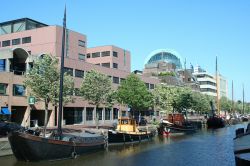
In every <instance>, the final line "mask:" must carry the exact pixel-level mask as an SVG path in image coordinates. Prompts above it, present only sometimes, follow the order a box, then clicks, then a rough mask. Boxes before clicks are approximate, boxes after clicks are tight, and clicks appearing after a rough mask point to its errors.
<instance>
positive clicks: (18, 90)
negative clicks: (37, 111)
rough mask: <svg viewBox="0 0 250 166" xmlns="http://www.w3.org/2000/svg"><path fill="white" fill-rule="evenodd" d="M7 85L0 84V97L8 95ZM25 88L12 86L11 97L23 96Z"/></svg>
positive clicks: (16, 85)
mask: <svg viewBox="0 0 250 166" xmlns="http://www.w3.org/2000/svg"><path fill="white" fill-rule="evenodd" d="M7 89H8V84H4V83H0V95H8V93H7ZM25 92H26V88H25V87H24V86H23V85H18V84H13V89H12V94H13V96H24V95H25Z"/></svg>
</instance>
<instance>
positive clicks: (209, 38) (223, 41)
mask: <svg viewBox="0 0 250 166" xmlns="http://www.w3.org/2000/svg"><path fill="white" fill-rule="evenodd" d="M65 3H66V4H67V18H68V19H67V26H68V28H69V29H72V30H74V31H77V32H80V33H83V34H85V35H87V40H88V47H93V46H100V45H111V44H112V45H116V46H119V47H121V48H125V49H127V50H130V51H131V54H132V58H131V60H132V70H135V69H139V70H142V69H143V64H144V60H145V58H146V57H147V56H148V54H149V53H150V52H151V51H153V50H155V49H159V48H169V49H174V50H176V51H177V52H179V54H180V55H181V56H182V58H183V59H185V58H186V60H187V67H189V64H190V63H192V64H193V65H196V64H199V65H200V66H201V67H203V68H204V69H206V70H207V71H208V72H209V73H211V74H214V73H215V57H216V55H217V56H218V64H219V66H218V68H219V72H220V73H221V74H222V75H224V76H225V77H226V78H227V79H228V86H229V98H231V84H232V80H234V94H235V96H234V98H235V99H237V100H238V99H240V100H242V84H243V83H244V85H245V100H246V101H250V91H249V90H250V76H249V73H248V72H249V68H250V1H249V0H245V1H244V0H240V1H235V0H219V1H218V0H206V1H205V0H204V1H201V0H188V1H187V0H175V1H174V0H171V1H170V0H68V1H65V0H64V1H63V0H40V1H35V0H33V1H31V0H25V1H19V0H12V1H3V2H1V17H0V22H3V21H8V20H12V19H17V18H22V17H29V18H32V19H35V20H38V21H41V22H44V23H46V24H50V25H55V24H56V25H62V18H63V10H64V6H65Z"/></svg>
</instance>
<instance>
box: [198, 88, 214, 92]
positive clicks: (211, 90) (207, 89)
mask: <svg viewBox="0 0 250 166" xmlns="http://www.w3.org/2000/svg"><path fill="white" fill-rule="evenodd" d="M201 92H213V93H216V90H215V89H210V88H201Z"/></svg>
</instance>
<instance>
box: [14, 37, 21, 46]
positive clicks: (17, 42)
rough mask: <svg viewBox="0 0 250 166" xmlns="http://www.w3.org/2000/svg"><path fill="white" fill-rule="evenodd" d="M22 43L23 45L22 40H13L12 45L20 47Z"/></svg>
mask: <svg viewBox="0 0 250 166" xmlns="http://www.w3.org/2000/svg"><path fill="white" fill-rule="evenodd" d="M20 43H21V39H20V38H18V39H13V40H12V45H18V44H20Z"/></svg>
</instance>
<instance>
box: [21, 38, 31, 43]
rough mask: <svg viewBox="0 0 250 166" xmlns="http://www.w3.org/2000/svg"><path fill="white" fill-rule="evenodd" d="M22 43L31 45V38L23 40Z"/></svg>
mask: <svg viewBox="0 0 250 166" xmlns="http://www.w3.org/2000/svg"><path fill="white" fill-rule="evenodd" d="M22 43H23V44H25V43H31V37H30V36H29V37H24V38H22Z"/></svg>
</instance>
